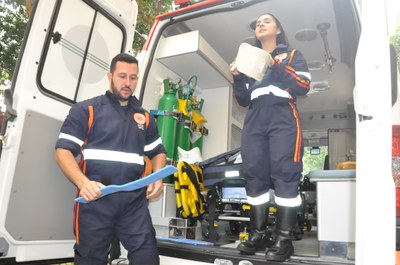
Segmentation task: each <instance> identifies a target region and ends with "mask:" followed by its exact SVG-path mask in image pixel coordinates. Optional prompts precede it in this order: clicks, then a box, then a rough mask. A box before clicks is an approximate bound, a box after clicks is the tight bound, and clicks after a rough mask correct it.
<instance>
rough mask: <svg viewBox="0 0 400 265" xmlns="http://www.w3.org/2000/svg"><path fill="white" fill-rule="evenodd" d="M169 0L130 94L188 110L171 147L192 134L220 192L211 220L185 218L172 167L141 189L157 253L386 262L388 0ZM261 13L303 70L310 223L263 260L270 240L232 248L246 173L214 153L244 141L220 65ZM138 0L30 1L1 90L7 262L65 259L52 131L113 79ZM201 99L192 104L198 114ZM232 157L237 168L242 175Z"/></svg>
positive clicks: (1, 214) (0, 165)
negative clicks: (114, 61)
mask: <svg viewBox="0 0 400 265" xmlns="http://www.w3.org/2000/svg"><path fill="white" fill-rule="evenodd" d="M174 7H175V8H174V10H173V11H171V12H169V13H166V14H162V15H159V16H158V17H157V18H156V20H155V22H154V25H153V27H152V29H151V31H150V32H149V33H148V36H147V40H146V42H145V45H144V47H143V50H142V51H141V52H140V54H138V55H137V57H138V59H139V62H140V65H139V69H140V81H139V83H138V86H137V88H136V91H135V96H136V97H137V98H138V99H139V100H140V101H141V103H142V105H143V107H144V108H146V109H147V110H149V111H151V113H152V114H153V115H154V116H155V117H156V118H157V121H158V120H161V119H163V118H172V116H174V115H175V114H176V113H178V114H179V113H183V114H184V115H175V116H176V117H175V116H174V117H173V119H175V121H182V119H183V124H187V125H193V124H194V127H193V126H192V127H190V126H189V134H186V135H183V134H179V137H176V138H174V141H178V140H180V141H186V142H187V140H188V139H189V138H190V142H189V143H188V145H187V146H185V147H183V148H180V149H179V151H181V153H179V152H178V153H174V154H173V155H171V157H170V159H169V161H170V163H171V164H173V163H175V162H176V161H178V160H179V159H180V156H181V155H182V152H183V154H186V155H190V152H191V151H192V150H194V149H195V147H198V149H196V150H200V152H197V157H196V161H197V162H198V161H202V162H201V163H203V164H202V165H203V166H204V167H203V169H204V172H203V181H204V184H205V186H206V187H208V188H212V187H214V188H215V187H217V189H216V191H217V193H216V194H214V195H215V196H216V198H215V200H214V203H215V204H214V207H210V205H211V204H210V202H209V201H206V202H205V206H206V207H205V210H206V213H207V214H208V216H210V215H211V216H212V217H213V219H212V221H213V223H212V224H208V226H207V224H204V218H202V217H201V216H200V217H198V218H197V220H195V221H196V222H194V223H193V222H189V220H188V219H185V218H182V216H178V214H177V200H176V198H177V197H176V195H175V187H174V184H173V181H165V182H164V192H163V195H162V196H161V197H160V198H159V199H157V200H154V201H150V202H149V210H150V213H151V214H152V218H153V225H154V227H155V228H156V232H157V239H158V248H159V253H160V260H161V264H168V265H170V264H171V265H175V264H176V265H181V264H193V265H196V264H220V265H222V264H227V265H228V264H232V265H233V264H234V265H237V264H241V265H251V264H254V265H256V264H257V265H258V264H321V265H322V264H323V265H326V264H357V265H368V264H371V265H376V264H383V265H386V264H388V265H389V264H390V265H393V264H395V263H396V248H397V247H396V243H397V244H399V242H400V240H396V238H397V237H398V236H396V235H398V232H397V230H398V229H399V227H400V222H399V220H400V219H399V215H400V208H399V198H396V191H397V194H399V192H398V187H400V106H399V100H398V99H399V98H398V69H397V62H396V58H397V57H396V54H395V51H394V48H393V47H391V46H390V44H389V37H388V27H387V6H386V2H385V1H384V0H382V1H364V0H359V1H357V0H208V1H197V2H195V1H182V0H181V1H175V5H174ZM139 8H140V7H139ZM265 13H272V14H274V15H275V16H276V17H277V18H278V19H279V20H280V22H281V24H282V26H283V28H284V30H285V33H286V35H287V37H288V41H289V44H290V46H291V47H294V48H296V49H297V50H299V51H301V53H302V54H303V55H304V57H305V59H306V60H307V63H308V67H309V70H310V73H311V76H312V83H311V89H310V92H309V93H308V94H307V95H306V96H304V97H299V98H298V99H297V106H298V109H299V112H300V118H301V122H302V127H303V138H304V139H303V141H304V145H305V156H304V159H305V160H304V168H305V171H304V172H303V184H304V183H306V181H308V182H307V183H308V184H309V186H312V187H314V189H304V190H303V192H302V194H303V200H304V205H303V206H304V211H305V212H304V213H303V215H302V218H303V219H304V220H302V221H304V224H305V225H304V227H301V228H300V233H299V234H298V235H297V236H296V240H295V241H294V242H293V244H294V249H295V251H294V254H293V255H292V257H291V258H290V259H289V260H287V261H284V262H271V261H268V262H267V261H266V260H265V253H263V252H257V253H256V254H255V255H248V256H247V255H241V254H240V253H239V251H238V250H237V249H236V245H237V244H238V242H240V241H241V240H245V237H243V235H246V231H245V230H246V229H247V226H246V224H247V223H248V217H247V216H246V214H245V208H246V201H245V196H244V198H243V196H242V195H243V194H242V193H241V192H242V191H243V186H241V185H240V183H239V184H237V183H235V185H230V184H228V185H225V186H223V185H222V186H221V183H231V182H229V181H228V179H229V177H228V174H226V173H229V172H228V171H222V173H221V172H218V174H216V175H215V174H214V175H213V174H212V172H211V171H212V170H211V169H216V168H217V169H219V168H220V166H221V164H220V163H219V162H220V161H218V158H219V159H221V158H222V160H226V161H227V160H232V159H230V158H231V157H232V158H234V159H235V160H236V159H237V158H238V157H239V155H237V152H236V151H237V150H240V139H241V130H242V127H243V119H244V115H245V114H246V111H247V109H246V108H243V107H241V106H239V104H238V103H237V102H236V99H235V97H234V95H233V92H232V84H233V78H232V75H231V73H230V69H229V65H230V64H231V63H232V62H233V61H234V60H235V58H236V56H237V54H238V49H239V46H240V45H241V44H242V43H249V42H251V40H252V39H253V38H254V30H253V29H254V23H255V20H256V18H257V17H258V16H260V15H262V14H265ZM137 14H138V5H137V3H136V1H131V0H119V1H113V0H68V1H62V0H40V1H35V4H34V6H33V8H32V13H31V16H30V19H29V22H28V25H27V28H26V33H25V36H24V40H23V44H22V46H21V51H20V54H19V57H18V62H17V66H16V69H15V72H14V76H13V80H12V83H11V87H10V88H9V89H5V90H3V91H2V93H1V96H0V98H1V101H0V103H1V112H0V116H1V119H0V121H1V127H0V128H1V129H0V139H1V148H0V264H15V263H21V264H60V263H65V262H72V260H73V255H74V253H73V244H74V235H73V228H72V215H73V204H74V198H75V196H76V194H75V193H76V188H75V187H74V186H73V185H72V184H71V183H70V182H69V181H68V180H67V178H66V177H64V176H63V174H62V173H61V171H60V169H59V168H58V166H57V165H56V163H55V160H54V144H55V142H56V140H57V138H58V135H59V129H60V126H61V124H62V122H63V120H64V118H65V117H66V115H67V113H68V111H69V109H70V107H71V105H72V104H74V103H75V102H79V101H82V100H84V99H87V98H90V97H93V96H97V95H100V94H103V93H104V92H105V91H106V90H107V89H108V81H107V78H106V72H107V71H108V70H109V63H110V61H111V58H112V57H113V56H114V55H115V54H117V53H120V52H127V53H134V51H133V50H132V48H131V47H132V42H133V39H134V37H137V36H135V29H136V25H137V23H140V21H137ZM171 90H172V93H170V96H171V95H172V96H173V97H176V99H180V100H183V101H184V102H185V104H186V105H184V106H185V108H184V109H183V110H180V109H178V110H175V109H173V110H172V111H171V110H167V109H165V108H163V107H164V106H162V104H160V102H162V99H163V97H165V96H166V95H167V94H168V92H170V91H171ZM179 92H181V94H180V93H179ZM188 102H189V103H188ZM185 111H186V113H185ZM195 111H197V114H200V116H198V117H197V120H192V118H193V119H195V117H194V115H193V116H192V113H194V112H195ZM171 113H173V115H170V114H171ZM169 115H170V116H169ZM182 117H183V118H182ZM185 117H186V118H185ZM187 117H189V118H187ZM199 117H200V118H199ZM185 119H186V120H185ZM193 122H194V123H193ZM177 123H178V122H177ZM181 124H182V123H181ZM184 128H186V127H184ZM159 129H160V128H159ZM186 129H187V128H186ZM171 130H172V129H171V128H167V130H166V131H167V132H171ZM172 135H173V136H174V135H175V136H176V135H177V133H176V134H172ZM193 135H197V138H196V140H199V139H200V140H199V141H198V142H197V143H195V141H193ZM185 137H186V138H185ZM188 137H189V138H188ZM163 141H164V140H163ZM165 141H167V140H165ZM165 144H166V145H167V144H169V142H165ZM175 146H176V144H175ZM181 147H182V146H181ZM176 150H177V149H175V148H174V149H173V150H172V151H171V152H176ZM182 150H183V151H182ZM185 151H186V152H187V153H185ZM239 154H240V152H239ZM318 156H320V157H319V158H318V159H317V157H318ZM307 159H308V160H307ZM316 160H318V161H323V163H319V164H318V163H312V161H316ZM207 161H216V162H218V164H215V163H214V164H212V163H208V164H207V163H205V162H207ZM226 161H225V162H226ZM232 165H235V164H234V163H233V164H232ZM238 172H239V173H238V175H236V176H235V177H234V179H235V178H236V180H241V176H240V171H238ZM225 175H226V176H225ZM396 187H397V188H396ZM206 192H207V191H206ZM238 194H239V197H237V195H238ZM209 195H210V194H209V193H205V196H204V198H205V199H207V198H208V197H209ZM235 196H236V197H235ZM206 197H207V198H206ZM396 202H397V204H396ZM396 213H397V214H396ZM209 220H210V219H206V221H209ZM212 233H213V234H212ZM397 246H398V245H397ZM124 255H125V251H124V249H123V248H121V255H120V256H119V257H118V258H117V259H115V260H113V261H111V260H110V263H111V264H128V262H127V261H126V260H125V259H124Z"/></svg>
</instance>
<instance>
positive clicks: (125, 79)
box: [108, 62, 138, 105]
mask: <svg viewBox="0 0 400 265" xmlns="http://www.w3.org/2000/svg"><path fill="white" fill-rule="evenodd" d="M108 80H109V81H110V91H111V92H112V93H113V94H116V95H118V96H119V101H120V103H121V105H127V104H128V99H129V98H130V96H132V94H133V92H134V91H135V88H136V85H137V81H138V65H137V64H134V63H126V62H117V64H116V65H115V70H114V72H113V73H111V72H109V73H108Z"/></svg>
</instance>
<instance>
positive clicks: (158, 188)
mask: <svg viewBox="0 0 400 265" xmlns="http://www.w3.org/2000/svg"><path fill="white" fill-rule="evenodd" d="M162 191H163V182H162V179H160V180H157V181H156V182H154V183H151V184H149V185H148V186H147V190H146V198H147V199H148V200H149V199H156V198H158V196H160V194H161V193H162Z"/></svg>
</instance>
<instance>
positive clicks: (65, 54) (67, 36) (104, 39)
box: [38, 0, 125, 103]
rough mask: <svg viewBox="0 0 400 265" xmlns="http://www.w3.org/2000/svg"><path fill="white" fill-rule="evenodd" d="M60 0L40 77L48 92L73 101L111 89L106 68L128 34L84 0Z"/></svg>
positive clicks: (107, 68) (43, 88)
mask: <svg viewBox="0 0 400 265" xmlns="http://www.w3.org/2000/svg"><path fill="white" fill-rule="evenodd" d="M59 3H60V5H61V6H60V8H59V10H58V13H57V15H56V16H55V17H56V19H55V21H53V24H52V25H53V26H52V27H51V29H50V30H51V33H50V34H49V38H48V40H47V45H46V46H45V47H46V48H45V53H44V55H43V57H42V60H41V62H40V71H39V78H38V79H39V83H40V84H39V85H40V87H41V89H42V90H43V91H44V92H45V93H47V94H51V95H52V96H55V97H57V98H59V99H63V100H65V101H67V102H70V103H74V102H76V101H81V100H84V99H87V98H90V97H93V96H96V95H100V94H103V93H104V92H105V91H106V90H107V89H108V81H107V77H106V72H107V71H108V70H109V63H110V61H111V58H112V56H114V55H115V54H117V53H119V52H121V50H122V47H123V42H124V37H125V35H124V31H123V28H122V27H121V26H120V24H118V23H117V22H116V21H113V20H111V19H109V18H108V17H106V16H105V15H104V14H102V13H101V12H99V11H98V10H96V9H95V7H94V6H90V5H88V4H87V3H86V2H85V1H82V0H68V1H60V2H59ZM71 11H73V14H72V13H71Z"/></svg>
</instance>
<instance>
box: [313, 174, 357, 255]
mask: <svg viewBox="0 0 400 265" xmlns="http://www.w3.org/2000/svg"><path fill="white" fill-rule="evenodd" d="M309 177H310V181H312V182H316V183H317V222H318V241H319V244H320V256H332V257H337V258H347V259H354V247H355V244H354V242H355V228H356V227H355V213H356V171H355V170H321V171H311V172H310V174H309Z"/></svg>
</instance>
